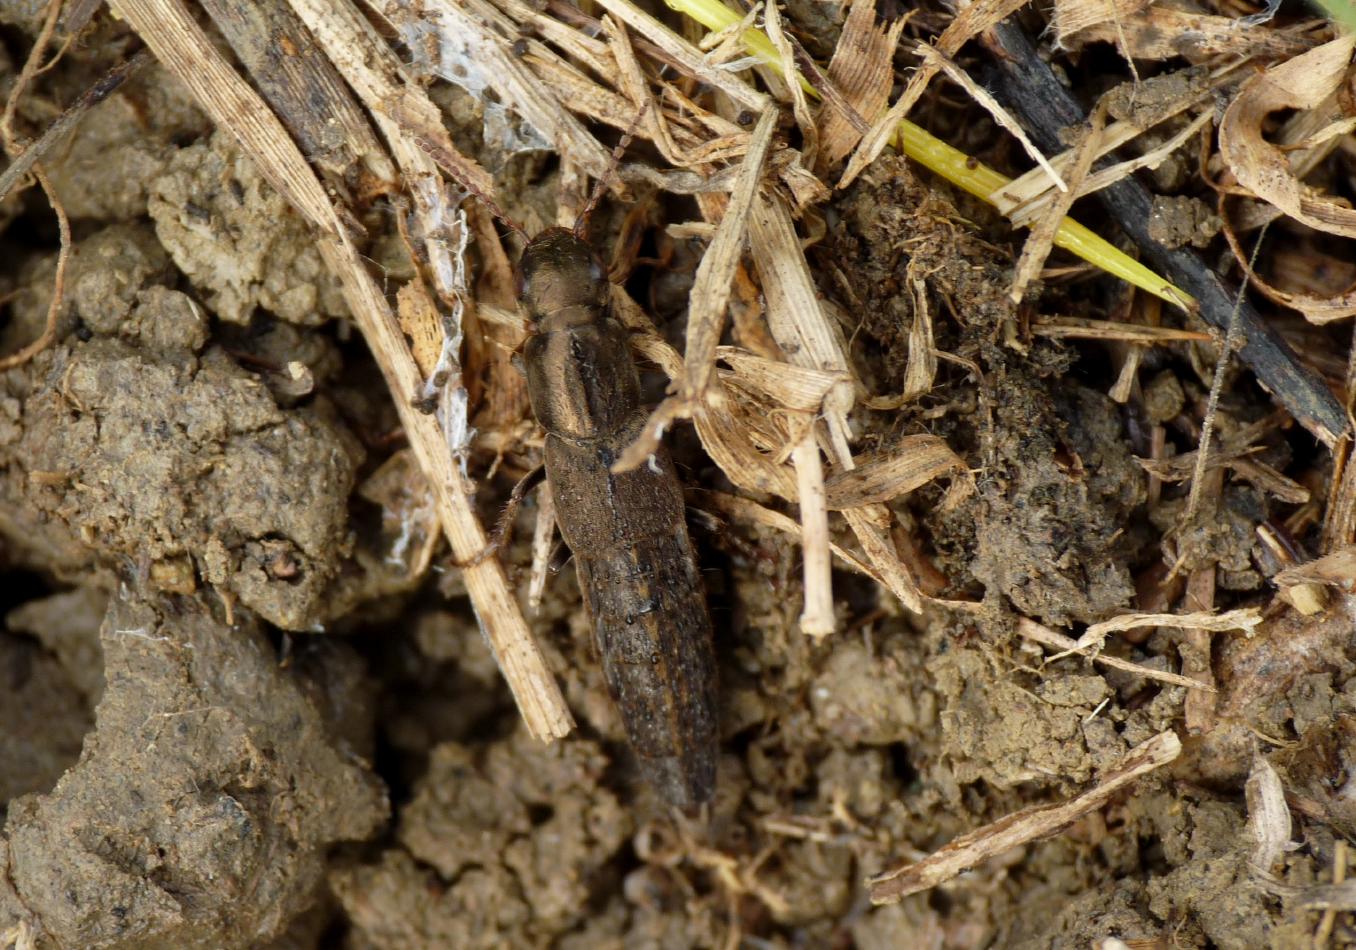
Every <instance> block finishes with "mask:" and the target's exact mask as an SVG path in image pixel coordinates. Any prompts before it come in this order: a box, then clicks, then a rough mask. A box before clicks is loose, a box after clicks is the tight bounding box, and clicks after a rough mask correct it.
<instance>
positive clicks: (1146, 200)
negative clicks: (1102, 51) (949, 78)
mask: <svg viewBox="0 0 1356 950" xmlns="http://www.w3.org/2000/svg"><path fill="white" fill-rule="evenodd" d="M988 42H989V46H990V48H991V49H993V50H994V52H995V53H996V60H997V62H998V67H999V70H1000V71H1001V75H1002V80H1001V81H1000V82H994V83H992V84H991V85H992V90H991V91H992V92H993V93H994V95H995V96H997V97H998V98H999V99H1000V100H1002V101H1003V102H1004V103H1005V104H1006V105H1007V106H1008V107H1009V108H1011V109H1012V110H1013V111H1014V112H1015V113H1016V114H1017V115H1018V116H1020V117H1021V119H1022V122H1023V124H1024V125H1025V127H1026V129H1027V131H1028V133H1029V134H1030V135H1031V136H1032V138H1033V139H1034V140H1035V141H1036V142H1037V144H1038V145H1040V146H1041V147H1042V148H1044V149H1047V150H1049V151H1059V150H1060V148H1061V146H1060V145H1059V132H1060V130H1061V129H1063V128H1065V127H1067V126H1073V125H1082V124H1083V123H1084V122H1086V121H1087V115H1086V114H1085V113H1084V111H1083V109H1082V107H1081V106H1079V104H1078V103H1077V102H1076V101H1075V100H1074V97H1073V95H1072V94H1071V93H1070V92H1069V90H1068V89H1066V88H1065V87H1064V86H1063V85H1061V84H1060V82H1059V80H1058V79H1057V78H1055V74H1054V73H1053V72H1052V71H1051V69H1050V67H1049V66H1048V65H1047V64H1046V63H1045V61H1044V60H1042V59H1041V58H1040V56H1039V55H1037V53H1036V50H1035V48H1034V46H1033V45H1032V43H1031V40H1030V39H1029V38H1028V37H1027V35H1026V33H1025V32H1024V31H1023V29H1022V28H1021V26H1019V25H1017V24H1016V23H1014V22H1012V21H1011V20H1009V21H1007V22H1005V23H1001V24H999V25H998V26H997V27H995V28H994V29H993V30H992V31H991V32H990V33H989V34H988ZM1097 197H1098V198H1099V199H1100V200H1101V201H1102V204H1103V205H1105V207H1106V209H1107V211H1108V212H1109V213H1110V214H1111V215H1112V216H1113V217H1114V218H1115V219H1116V222H1117V223H1118V224H1119V225H1120V227H1121V229H1122V230H1124V231H1125V233H1126V234H1128V235H1129V236H1130V238H1131V239H1132V240H1133V241H1134V242H1135V243H1136V244H1138V245H1139V247H1140V250H1141V251H1142V252H1143V254H1144V256H1145V257H1146V258H1147V259H1148V260H1149V262H1150V263H1151V264H1152V265H1153V266H1154V268H1155V269H1157V270H1158V271H1160V272H1161V273H1163V274H1166V275H1167V276H1168V277H1169V278H1170V279H1171V280H1172V281H1173V283H1175V284H1176V285H1177V286H1178V287H1181V288H1182V289H1183V290H1185V291H1186V292H1187V293H1189V294H1191V295H1192V296H1193V297H1195V298H1196V301H1197V302H1198V303H1199V305H1200V314H1201V316H1202V317H1203V318H1204V319H1205V320H1206V321H1207V322H1208V323H1209V324H1210V325H1211V326H1214V327H1216V328H1218V329H1219V330H1223V331H1226V332H1227V331H1228V329H1229V326H1230V322H1231V319H1236V320H1237V321H1238V324H1237V332H1238V333H1239V335H1240V336H1241V338H1242V346H1241V348H1240V349H1239V351H1238V355H1239V357H1240V358H1241V359H1242V360H1243V362H1244V363H1245V364H1247V366H1248V367H1249V368H1250V369H1251V370H1252V371H1253V372H1254V373H1256V374H1257V379H1258V381H1260V382H1261V384H1262V385H1263V386H1264V387H1266V389H1267V390H1268V391H1269V392H1270V393H1271V394H1272V395H1273V396H1274V397H1275V398H1276V399H1277V400H1278V401H1279V402H1280V403H1281V405H1283V406H1285V408H1286V409H1287V410H1288V411H1289V412H1290V414H1291V415H1292V416H1294V417H1295V419H1296V420H1297V421H1298V422H1299V423H1300V424H1301V425H1303V426H1304V427H1305V428H1306V429H1308V430H1309V431H1310V432H1311V433H1313V435H1314V436H1315V437H1316V438H1317V439H1319V440H1320V441H1321V442H1323V443H1324V444H1325V445H1328V446H1329V447H1331V446H1333V445H1335V444H1337V442H1338V440H1339V439H1341V438H1342V437H1343V436H1344V435H1346V432H1347V415H1346V412H1345V411H1344V410H1343V408H1342V404H1341V403H1340V402H1338V400H1337V398H1336V397H1335V396H1334V395H1333V394H1332V392H1331V391H1330V390H1329V389H1328V387H1327V386H1326V385H1325V384H1324V382H1323V380H1322V379H1321V378H1320V377H1319V376H1318V374H1316V373H1314V372H1313V371H1311V370H1310V369H1309V368H1308V367H1306V366H1305V365H1304V364H1303V363H1301V362H1300V360H1299V357H1297V356H1296V355H1295V352H1294V350H1292V349H1291V348H1290V346H1289V345H1288V344H1287V343H1286V342H1285V341H1284V340H1283V339H1282V338H1281V336H1280V334H1279V333H1278V332H1277V331H1276V330H1275V329H1274V328H1273V327H1272V326H1271V325H1270V324H1269V323H1267V322H1266V321H1265V320H1264V319H1263V318H1262V316H1261V314H1259V313H1258V312H1257V310H1256V308H1255V307H1253V306H1252V304H1251V303H1249V302H1248V301H1247V300H1244V301H1243V303H1242V305H1241V306H1239V307H1238V308H1237V315H1236V317H1235V291H1234V290H1232V289H1230V288H1229V287H1228V286H1227V285H1226V284H1225V283H1224V281H1223V280H1222V279H1221V278H1220V276H1219V275H1218V274H1216V273H1215V272H1214V271H1212V270H1210V268H1209V267H1207V266H1206V264H1205V262H1204V261H1203V260H1202V259H1201V257H1200V256H1199V255H1198V254H1196V253H1195V252H1193V251H1190V250H1187V249H1185V248H1168V247H1164V246H1163V245H1162V244H1159V243H1158V242H1157V241H1155V240H1154V239H1153V238H1152V237H1151V236H1150V235H1149V216H1150V210H1151V207H1152V204H1153V196H1152V195H1151V194H1150V193H1149V190H1148V189H1147V188H1145V187H1144V185H1142V184H1141V183H1140V182H1139V181H1138V180H1137V179H1136V178H1134V177H1133V176H1131V177H1128V178H1122V179H1121V180H1120V181H1118V182H1116V183H1115V184H1114V185H1111V186H1109V187H1107V188H1103V189H1102V190H1101V191H1099V192H1097Z"/></svg>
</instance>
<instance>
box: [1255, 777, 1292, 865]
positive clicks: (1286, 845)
mask: <svg viewBox="0 0 1356 950" xmlns="http://www.w3.org/2000/svg"><path fill="white" fill-rule="evenodd" d="M1243 795H1244V798H1245V799H1246V800H1247V803H1248V833H1249V834H1251V835H1252V852H1251V854H1250V855H1249V856H1248V863H1249V864H1250V865H1251V866H1252V869H1253V871H1254V872H1256V873H1257V874H1261V875H1269V874H1270V873H1271V869H1272V867H1273V866H1275V864H1276V862H1277V861H1278V860H1279V859H1280V857H1281V855H1283V854H1284V853H1285V852H1286V851H1289V850H1290V849H1291V844H1290V807H1289V806H1288V805H1286V803H1285V789H1284V788H1282V787H1281V777H1280V776H1279V775H1277V774H1276V770H1275V769H1274V768H1273V767H1272V765H1271V763H1270V762H1268V761H1267V759H1266V756H1264V755H1262V754H1261V753H1260V752H1257V751H1254V752H1253V756H1252V772H1251V773H1250V774H1249V775H1248V781H1247V784H1246V785H1244V787H1243Z"/></svg>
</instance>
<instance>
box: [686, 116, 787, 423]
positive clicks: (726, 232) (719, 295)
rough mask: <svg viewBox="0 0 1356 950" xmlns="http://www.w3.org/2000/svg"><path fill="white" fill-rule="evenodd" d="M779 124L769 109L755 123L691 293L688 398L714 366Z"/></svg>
mask: <svg viewBox="0 0 1356 950" xmlns="http://www.w3.org/2000/svg"><path fill="white" fill-rule="evenodd" d="M776 126H777V112H776V110H775V109H769V110H767V111H766V112H764V113H763V115H762V116H761V117H760V118H759V119H758V125H757V127H756V128H755V129H754V130H753V138H752V139H751V141H750V143H749V151H748V154H747V155H745V156H744V164H743V166H742V167H741V168H740V170H739V177H738V178H736V179H735V185H734V190H733V191H732V192H731V194H730V203H729V206H728V207H727V208H726V211H725V215H724V217H722V218H721V220H720V224H719V225H717V227H716V236H715V237H714V238H713V239H712V240H711V244H710V246H709V247H708V248H707V249H706V253H705V254H703V255H702V260H701V263H700V264H698V265H697V276H696V279H695V280H694V281H693V283H692V293H691V294H690V295H689V308H688V324H687V354H686V373H685V381H686V387H685V388H686V390H687V393H686V395H687V397H688V398H689V399H694V400H695V399H701V398H702V396H703V394H704V392H705V390H706V387H707V383H708V381H709V380H710V378H711V374H712V371H713V370H714V368H715V363H716V346H717V344H718V343H719V342H720V334H721V331H722V330H723V329H724V327H725V307H726V305H727V304H729V302H730V290H731V287H732V286H733V284H734V276H735V268H737V267H738V266H739V257H740V253H741V252H742V250H743V247H744V234H745V232H746V230H747V228H748V222H749V212H750V211H751V210H752V209H753V202H754V198H755V196H756V194H757V191H758V183H759V181H760V180H761V179H762V174H763V162H764V161H765V160H766V158H767V153H768V149H769V147H770V146H771V143H772V132H773V130H774V129H775V128H776Z"/></svg>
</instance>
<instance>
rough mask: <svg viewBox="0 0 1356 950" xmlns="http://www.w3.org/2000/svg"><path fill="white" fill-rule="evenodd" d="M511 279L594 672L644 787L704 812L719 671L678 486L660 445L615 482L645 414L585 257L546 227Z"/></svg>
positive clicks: (601, 287)
mask: <svg viewBox="0 0 1356 950" xmlns="http://www.w3.org/2000/svg"><path fill="white" fill-rule="evenodd" d="M519 271H520V275H519V288H520V291H519V296H518V303H519V307H520V308H521V310H522V314H523V317H524V318H525V319H526V320H527V321H528V323H529V325H530V326H531V327H532V328H533V330H534V333H533V335H532V336H531V337H530V338H529V339H528V341H527V344H526V348H525V352H524V360H525V363H526V366H527V379H528V390H529V393H530V395H531V399H532V409H533V412H534V413H535V414H536V416H537V421H538V422H540V423H541V425H542V428H544V429H545V430H546V479H547V484H548V485H549V487H550V491H551V494H552V497H553V499H554V501H555V508H556V520H557V522H558V523H559V525H560V532H561V534H562V535H563V536H564V538H565V543H566V544H568V545H569V547H570V550H571V552H572V553H573V555H574V560H575V569H576V572H577V574H578V578H579V587H580V590H581V592H582V593H583V598H584V606H585V609H586V610H587V611H588V615H589V620H590V622H591V624H590V625H591V626H592V628H593V634H594V641H595V643H596V644H597V647H598V654H599V656H600V657H601V658H602V663H603V674H604V676H605V677H606V679H607V684H608V688H609V690H610V691H611V693H612V697H613V699H614V700H615V702H616V703H617V707H618V710H619V711H620V713H621V718H622V721H623V723H624V724H625V726H626V732H627V735H628V737H629V738H630V741H631V747H632V748H633V749H634V750H635V753H636V755H637V756H638V757H639V759H640V762H641V763H642V766H643V768H644V771H645V773H646V776H647V777H648V779H649V781H650V782H651V783H652V784H653V785H654V786H655V788H656V789H658V791H659V792H660V793H661V794H662V795H663V796H664V797H665V798H666V799H667V800H668V801H669V802H671V803H673V804H674V805H678V806H681V807H685V808H690V807H693V806H697V805H700V804H701V803H703V802H706V801H708V800H710V798H711V796H712V793H713V792H714V790H715V775H716V751H717V750H716V746H717V736H716V664H715V654H714V650H713V646H712V634H711V619H710V616H709V614H708V613H707V609H706V596H705V592H704V590H703V587H702V581H701V572H700V569H699V567H698V564H697V558H696V556H695V555H694V553H693V550H692V542H691V540H690V539H689V538H688V533H687V522H686V518H685V513H684V503H683V491H682V486H681V485H680V484H679V481H678V477H677V475H676V473H675V471H674V468H673V462H672V461H671V460H670V458H669V455H668V452H667V451H666V450H665V449H664V447H663V446H662V445H661V446H659V448H658V449H657V450H656V451H655V453H654V454H653V455H652V456H651V457H650V460H649V464H648V465H642V466H640V467H639V468H637V469H634V470H632V471H629V472H624V473H620V474H614V473H613V472H612V464H613V462H614V461H616V459H617V457H618V456H619V455H620V454H621V453H622V452H623V451H624V450H625V449H626V447H627V446H629V445H630V444H631V443H632V442H634V441H635V439H636V438H637V436H639V435H640V432H641V430H642V428H643V427H644V425H645V421H646V415H647V414H646V411H645V409H644V407H643V406H642V404H641V401H640V381H639V377H638V374H637V372H636V366H635V363H634V362H633V361H632V358H631V349H630V345H629V343H628V341H627V335H626V331H625V329H624V328H623V327H622V325H621V324H620V323H619V322H618V321H617V320H616V319H615V318H614V317H613V316H612V314H611V311H610V308H609V306H608V293H609V287H608V280H607V276H606V273H605V271H604V269H603V265H602V262H601V261H600V260H599V258H598V255H597V254H596V253H595V252H594V250H593V248H592V247H590V246H589V244H588V243H587V242H586V241H585V240H584V239H583V238H582V237H580V236H579V235H578V234H576V233H575V232H573V231H570V230H568V229H565V228H551V229H548V230H546V231H543V232H542V233H541V234H539V235H537V237H536V238H534V239H533V240H532V241H531V242H530V243H529V244H528V246H527V248H526V250H524V252H523V256H522V261H521V263H520V265H519Z"/></svg>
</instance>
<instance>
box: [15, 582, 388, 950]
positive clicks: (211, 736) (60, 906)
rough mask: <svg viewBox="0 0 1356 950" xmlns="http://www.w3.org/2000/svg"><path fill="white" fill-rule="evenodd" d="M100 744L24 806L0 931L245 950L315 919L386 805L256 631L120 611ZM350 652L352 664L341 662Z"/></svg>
mask: <svg viewBox="0 0 1356 950" xmlns="http://www.w3.org/2000/svg"><path fill="white" fill-rule="evenodd" d="M100 642H101V644H102V646H103V653H104V662H105V676H106V678H107V683H108V685H107V687H106V689H105V691H104V694H103V698H102V699H101V700H100V702H99V705H98V707H97V708H96V710H95V727H96V730H97V731H96V733H95V734H94V735H95V737H97V738H95V739H94V741H90V742H87V743H86V745H85V748H84V750H83V752H82V753H81V756H80V760H79V762H77V763H76V764H75V765H74V766H73V767H72V768H71V769H70V770H69V771H68V772H67V773H66V774H65V775H64V776H63V777H62V778H61V780H60V781H59V782H58V783H57V784H56V786H55V788H53V789H52V791H51V792H50V793H48V794H45V795H30V796H25V797H21V798H18V799H16V800H14V801H12V802H10V806H9V814H8V820H7V821H6V824H5V842H4V848H5V855H4V858H5V863H6V867H7V868H8V873H7V875H6V877H5V884H4V887H3V888H2V889H0V915H3V917H4V918H5V919H7V920H10V921H19V922H21V923H22V925H23V926H25V927H26V928H28V930H29V932H30V933H32V934H34V935H35V936H41V937H42V938H44V939H50V940H54V941H57V942H58V943H59V945H62V946H103V947H167V948H168V947H245V946H251V945H254V944H256V943H258V942H260V941H263V940H266V939H267V938H269V937H271V936H273V935H275V934H277V933H279V932H281V931H282V929H283V928H284V927H285V926H286V925H287V924H288V922H289V921H290V920H291V918H292V917H293V916H294V915H295V914H296V913H298V912H299V911H301V910H303V909H305V908H306V907H308V906H309V905H310V904H311V902H312V900H313V896H314V892H315V888H316V886H317V885H318V884H319V883H320V882H321V880H322V877H323V871H324V860H323V858H324V852H325V849H326V847H327V846H328V845H330V844H331V843H333V842H336V841H343V840H353V839H361V838H365V837H366V836H367V835H369V834H370V833H371V832H372V831H373V830H374V829H375V828H376V827H377V826H378V825H379V824H380V823H381V822H382V821H383V820H384V819H385V816H386V811H387V805H386V800H385V793H384V789H383V788H382V786H381V784H380V782H378V781H377V780H376V779H375V778H374V777H373V776H372V774H371V772H370V771H368V769H367V768H366V766H365V764H364V763H363V761H362V759H361V758H360V757H359V751H360V750H357V749H354V748H351V747H350V746H348V745H347V744H346V743H345V742H344V741H343V740H342V739H341V738H340V737H339V736H338V735H337V734H336V733H335V732H334V731H333V728H332V724H331V723H327V722H326V721H325V719H324V718H323V717H322V710H321V709H320V708H319V707H317V705H316V704H315V703H314V702H313V701H312V700H311V699H310V698H309V696H308V690H307V689H305V688H302V687H301V685H300V684H299V683H298V677H297V674H294V673H291V672H288V671H287V670H284V669H281V668H280V667H279V666H278V663H277V657H276V655H275V653H274V651H273V650H272V649H271V647H269V645H268V644H267V642H266V641H265V640H264V638H263V637H262V636H261V634H260V633H259V631H258V628H257V626H255V624H254V623H253V622H243V623H238V624H235V625H231V624H225V623H222V622H220V621H219V620H218V619H216V618H215V617H213V616H212V613H211V611H210V610H209V609H208V608H207V607H206V606H205V605H204V604H203V603H202V602H201V601H200V600H198V599H196V598H184V597H178V598H169V599H154V600H139V599H136V598H126V599H124V597H123V596H120V597H119V598H117V599H115V600H114V602H113V603H112V604H111V606H110V609H109V613H108V616H107V618H106V619H105V621H104V624H103V627H102V629H101V631H100ZM334 649H342V648H339V647H335V648H334Z"/></svg>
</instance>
